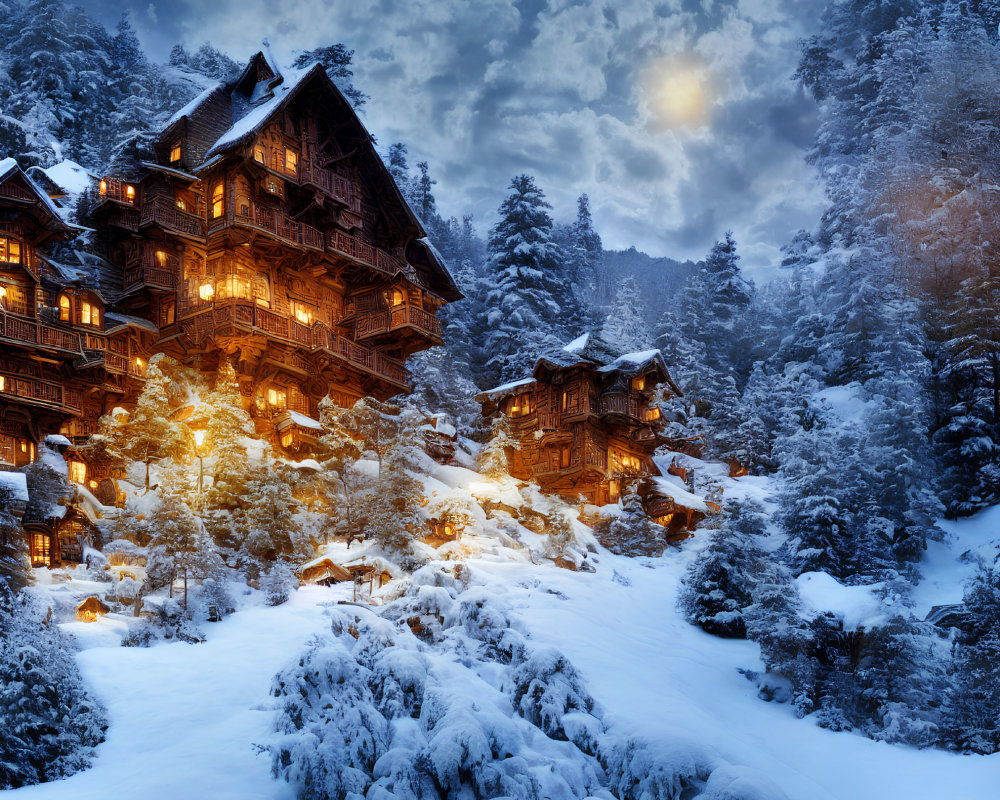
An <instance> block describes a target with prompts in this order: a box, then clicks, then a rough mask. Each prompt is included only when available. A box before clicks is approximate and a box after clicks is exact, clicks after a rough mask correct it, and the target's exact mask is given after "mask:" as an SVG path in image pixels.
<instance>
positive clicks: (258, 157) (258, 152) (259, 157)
mask: <svg viewBox="0 0 1000 800" xmlns="http://www.w3.org/2000/svg"><path fill="white" fill-rule="evenodd" d="M253 160H254V161H257V162H259V163H261V164H266V163H267V161H265V159H264V148H263V147H261V146H260V145H259V144H258V145H256V146H254V149H253Z"/></svg>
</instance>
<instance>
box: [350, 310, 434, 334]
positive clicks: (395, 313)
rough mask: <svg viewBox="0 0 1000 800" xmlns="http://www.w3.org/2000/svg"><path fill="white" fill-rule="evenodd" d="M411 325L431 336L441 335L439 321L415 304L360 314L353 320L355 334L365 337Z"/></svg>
mask: <svg viewBox="0 0 1000 800" xmlns="http://www.w3.org/2000/svg"><path fill="white" fill-rule="evenodd" d="M404 325H413V326H414V327H416V328H420V329H421V330H423V331H426V332H427V333H430V334H431V335H433V336H440V335H441V322H440V321H439V320H438V319H437V317H435V316H434V315H433V314H431V313H430V312H428V311H424V309H422V308H417V307H416V306H406V305H404V306H399V307H397V308H393V309H391V310H390V311H382V312H379V313H377V314H361V315H359V316H358V317H357V319H356V320H355V336H357V337H358V338H359V339H365V338H368V337H371V336H377V335H378V334H381V333H388V332H389V331H392V330H395V329H396V328H401V327H403V326H404Z"/></svg>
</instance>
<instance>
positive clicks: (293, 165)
mask: <svg viewBox="0 0 1000 800" xmlns="http://www.w3.org/2000/svg"><path fill="white" fill-rule="evenodd" d="M298 164H299V155H298V153H296V152H295V151H294V150H292V149H290V148H288V147H286V148H285V172H287V173H288V174H289V175H294V174H295V173H296V171H297V170H298Z"/></svg>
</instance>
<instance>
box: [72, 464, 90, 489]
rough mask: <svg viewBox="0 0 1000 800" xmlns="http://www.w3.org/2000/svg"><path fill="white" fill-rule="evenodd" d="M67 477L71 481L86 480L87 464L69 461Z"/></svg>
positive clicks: (80, 481) (81, 481) (79, 481)
mask: <svg viewBox="0 0 1000 800" xmlns="http://www.w3.org/2000/svg"><path fill="white" fill-rule="evenodd" d="M69 479H70V480H71V481H73V483H80V484H82V483H85V482H86V480H87V465H86V464H84V463H83V462H82V461H70V462H69Z"/></svg>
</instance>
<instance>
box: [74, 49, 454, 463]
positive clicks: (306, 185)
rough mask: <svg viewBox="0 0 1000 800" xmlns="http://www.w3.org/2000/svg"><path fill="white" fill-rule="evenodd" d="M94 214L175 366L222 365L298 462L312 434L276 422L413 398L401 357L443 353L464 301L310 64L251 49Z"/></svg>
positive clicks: (106, 186)
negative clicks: (449, 321) (287, 62)
mask: <svg viewBox="0 0 1000 800" xmlns="http://www.w3.org/2000/svg"><path fill="white" fill-rule="evenodd" d="M91 217H92V224H93V226H94V227H95V228H97V230H98V232H99V237H100V249H101V251H102V252H103V254H104V257H105V258H106V259H107V260H108V261H109V262H110V263H112V264H114V265H116V267H117V269H118V270H119V272H120V273H121V275H122V276H123V277H122V291H123V294H122V297H121V298H120V300H119V307H120V309H121V310H122V311H123V312H124V313H127V314H129V315H132V316H136V317H142V318H145V319H147V320H149V321H151V322H153V323H155V325H156V326H157V328H158V331H159V336H158V341H157V342H156V344H155V349H156V350H157V351H162V352H166V353H168V354H169V355H171V356H173V357H174V358H176V359H177V360H179V361H181V362H182V363H185V364H188V365H191V366H195V367H197V368H199V369H201V370H203V371H207V372H213V371H215V370H216V369H217V367H218V364H219V361H220V359H222V358H225V357H228V358H230V359H231V360H232V361H233V363H234V365H235V366H236V367H237V373H238V380H239V383H240V390H241V393H242V395H243V397H244V401H245V403H246V406H247V408H248V410H249V411H250V413H251V415H252V416H253V417H254V418H255V422H256V425H257V429H258V432H259V433H261V434H267V435H268V436H269V437H270V438H272V439H273V440H274V443H275V444H281V445H286V444H287V447H288V449H289V451H291V452H294V451H296V450H299V449H303V448H306V447H307V446H308V444H309V441H308V439H309V436H310V431H309V430H308V427H305V428H304V427H303V426H302V425H301V424H298V423H300V422H301V417H294V416H293V417H289V415H288V413H287V412H296V413H297V414H299V415H302V416H304V417H308V418H313V419H315V418H316V417H317V416H318V411H317V404H318V403H319V401H320V400H321V399H322V398H323V397H324V396H326V395H330V397H331V398H332V399H333V400H334V401H335V402H337V403H338V404H340V405H343V406H350V405H353V404H354V403H355V402H356V401H357V400H358V399H360V398H362V397H364V396H373V397H376V398H379V399H383V400H384V399H387V398H389V397H391V396H392V395H395V394H398V393H400V392H404V391H407V390H408V388H409V386H408V380H407V372H406V369H405V366H404V363H405V359H406V357H407V356H409V355H410V354H411V353H414V352H416V351H418V350H423V349H425V348H428V347H431V346H433V345H436V344H440V343H441V341H442V340H441V324H440V322H439V321H438V319H437V317H436V313H437V310H438V309H439V308H440V307H441V306H442V305H444V304H445V303H447V302H449V301H452V300H456V299H459V298H460V297H461V295H460V293H459V292H458V290H457V288H456V287H455V283H454V281H453V280H452V278H451V276H450V275H449V274H448V271H447V269H446V268H445V267H444V265H443V264H442V263H441V262H440V260H439V259H438V258H437V256H436V255H435V254H434V251H433V249H432V248H431V247H430V246H429V244H428V243H427V241H426V239H425V238H424V237H425V233H424V230H423V228H422V227H421V224H420V222H419V220H418V219H417V218H416V217H415V216H414V214H413V212H412V211H411V210H410V209H409V207H408V206H407V204H406V202H405V201H404V200H403V197H402V195H401V194H400V192H399V189H398V187H397V186H396V185H395V183H394V181H393V179H392V177H391V176H390V174H389V172H388V170H387V169H386V167H385V166H384V164H383V163H382V161H381V159H380V158H379V156H378V154H377V153H376V151H375V149H374V147H373V144H372V139H371V136H370V135H369V134H368V132H367V131H366V130H365V128H364V126H363V125H362V123H361V122H360V120H359V119H358V117H357V115H356V114H355V112H354V110H353V108H352V107H351V105H350V103H349V102H348V101H347V100H346V99H345V98H344V96H343V95H342V94H341V92H340V91H339V90H338V89H337V88H336V86H334V84H333V83H332V82H331V81H330V79H329V78H328V76H327V74H326V72H325V71H324V69H323V68H322V67H321V66H320V65H318V64H317V65H315V66H313V67H312V68H311V69H307V70H305V71H301V72H294V73H288V74H282V73H281V72H280V70H278V69H277V67H276V66H275V65H274V64H273V63H272V62H271V61H270V60H269V59H268V58H267V57H266V56H265V55H264V54H263V53H258V54H257V55H255V56H254V57H253V58H252V59H251V60H250V62H249V64H247V66H246V68H245V69H244V70H243V72H242V74H241V75H240V76H239V77H238V78H236V79H235V80H234V81H232V82H231V83H229V84H226V85H219V86H216V87H214V88H212V89H209V90H208V91H206V92H205V93H203V94H202V95H201V96H199V97H198V98H196V99H195V100H193V101H192V102H191V103H189V104H188V105H187V106H186V107H184V108H183V109H181V110H180V111H178V112H177V114H175V115H174V117H173V118H172V119H171V120H170V121H169V123H168V125H167V127H166V128H165V129H164V130H163V131H162V132H161V133H160V135H159V137H158V139H157V141H156V143H155V145H154V148H153V152H152V153H148V154H146V157H143V156H142V155H141V154H140V155H139V156H137V157H136V159H135V160H134V161H133V162H131V163H124V164H122V165H121V168H120V170H119V172H118V173H117V174H115V175H109V176H106V177H104V178H103V179H102V180H101V181H100V183H99V186H98V191H97V201H96V204H95V206H94V208H93V209H92V212H91Z"/></svg>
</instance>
